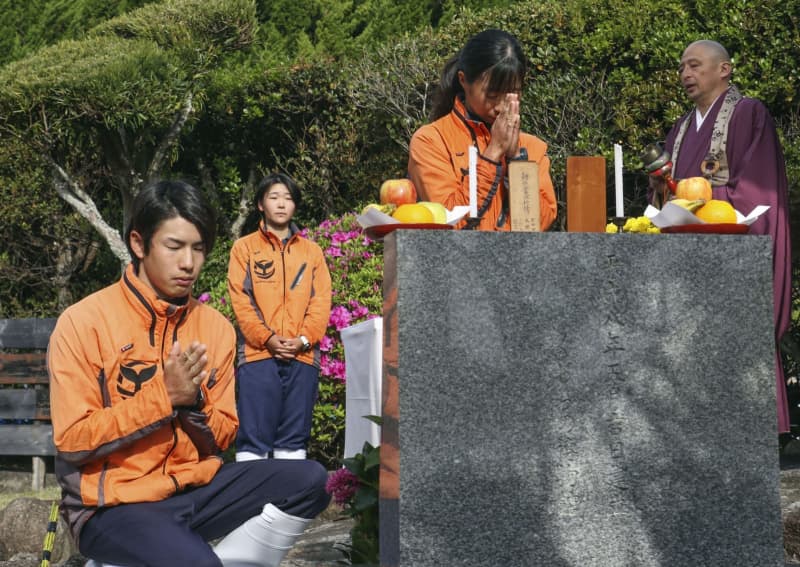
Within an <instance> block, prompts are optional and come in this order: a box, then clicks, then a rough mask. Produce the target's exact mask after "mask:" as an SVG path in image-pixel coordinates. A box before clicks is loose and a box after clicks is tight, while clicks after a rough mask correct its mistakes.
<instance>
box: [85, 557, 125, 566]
mask: <svg viewBox="0 0 800 567" xmlns="http://www.w3.org/2000/svg"><path fill="white" fill-rule="evenodd" d="M84 567H119V566H118V565H112V564H111V563H100V562H99V561H95V560H94V559H90V560H89V561H87V562H86V565H84Z"/></svg>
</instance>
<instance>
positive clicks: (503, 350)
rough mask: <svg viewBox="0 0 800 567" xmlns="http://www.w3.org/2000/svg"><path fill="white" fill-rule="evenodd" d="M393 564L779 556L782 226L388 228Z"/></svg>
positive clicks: (712, 560) (761, 565) (765, 563)
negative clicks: (762, 230) (768, 231)
mask: <svg viewBox="0 0 800 567" xmlns="http://www.w3.org/2000/svg"><path fill="white" fill-rule="evenodd" d="M384 300H385V303H384V384H383V390H384V425H383V431H382V445H381V458H382V463H381V467H382V468H381V533H380V535H381V565H383V566H386V567H392V566H395V565H402V566H404V567H405V566H414V567H422V566H430V567H441V566H444V565H447V566H449V567H453V566H462V565H463V566H469V567H476V566H503V567H513V566H520V567H532V566H546V567H561V566H564V567H567V566H575V567H578V566H580V567H617V566H619V567H623V566H624V567H651V566H652V567H655V566H659V567H681V566H685V567H698V566H703V567H709V566H717V565H718V566H725V567H733V566H757V567H769V566H780V567H783V565H784V562H783V549H782V531H781V517H780V503H779V486H778V482H779V465H778V434H777V417H776V410H775V374H774V367H773V364H774V362H773V361H774V358H773V356H774V350H773V349H774V342H773V325H772V287H771V261H770V242H769V239H768V237H759V236H749V235H743V236H742V235H717V234H673V235H666V234H661V235H648V234H621V235H610V234H571V233H483V232H469V231H445V230H441V231H439V230H437V231H426V230H398V231H395V232H393V233H391V234H389V235H388V236H387V237H386V239H385V282H384Z"/></svg>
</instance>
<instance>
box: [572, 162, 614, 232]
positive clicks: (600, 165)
mask: <svg viewBox="0 0 800 567" xmlns="http://www.w3.org/2000/svg"><path fill="white" fill-rule="evenodd" d="M606 222H607V219H606V160H605V158H603V157H601V156H570V157H568V158H567V231H568V232H605V230H606Z"/></svg>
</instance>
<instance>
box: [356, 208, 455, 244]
mask: <svg viewBox="0 0 800 567" xmlns="http://www.w3.org/2000/svg"><path fill="white" fill-rule="evenodd" d="M468 212H469V207H468V206H459V207H453V210H452V211H451V210H448V211H447V216H446V221H447V222H446V224H435V223H401V222H399V221H398V220H397V219H395V218H394V217H392V216H391V215H387V214H386V213H382V212H381V211H379V210H377V209H372V208H369V209H365V210H364V211H363V212H362V213H361V214H360V215H356V221H358V224H360V225H361V228H363V229H364V230H368V229H372V228H375V227H379V226H387V225H389V226H391V227H392V228H391V229H378V230H380V231H383V230H388V231H389V232H391V231H392V230H394V229H396V228H398V227H400V226H401V225H402V227H403V228H434V229H437V228H438V229H441V228H453V226H455V225H456V224H458V222H459V221H460V220H461V219H463V218H464V216H466V214H467V213H468ZM384 234H388V233H384ZM367 236H369V234H367ZM370 238H372V237H371V236H370Z"/></svg>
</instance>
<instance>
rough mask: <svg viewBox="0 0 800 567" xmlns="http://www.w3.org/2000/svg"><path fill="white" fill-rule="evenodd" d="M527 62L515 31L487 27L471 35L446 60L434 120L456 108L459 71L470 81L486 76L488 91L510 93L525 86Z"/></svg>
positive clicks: (459, 84) (438, 89)
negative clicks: (459, 48) (457, 50)
mask: <svg viewBox="0 0 800 567" xmlns="http://www.w3.org/2000/svg"><path fill="white" fill-rule="evenodd" d="M527 67H528V65H527V62H526V59H525V54H524V53H523V52H522V47H521V46H520V44H519V41H517V38H515V37H514V36H513V35H511V34H510V33H508V32H505V31H502V30H494V29H490V30H484V31H482V32H480V33H478V34H476V35H474V36H472V37H471V38H470V39H469V40H468V41H467V43H466V45H464V47H463V48H462V49H461V51H459V52H458V53H456V54H455V55H454V56H453V57H451V58H450V60H449V61H447V63H445V66H444V69H443V70H442V76H441V79H440V81H439V86H438V88H437V89H436V92H435V93H434V95H433V110H432V111H431V120H436V119H438V118H441V117H442V116H445V115H446V114H448V113H449V112H450V111H451V110H453V100H454V99H455V97H456V96H457V95H460V94H463V92H464V89H463V88H462V87H461V83H460V82H459V80H458V72H459V71H463V72H464V78H465V79H466V81H467V83H473V82H475V81H476V80H478V79H483V77H484V76H485V77H486V79H487V80H488V84H487V89H488V91H489V92H496V93H508V92H513V91H516V90H520V89H522V85H523V83H524V82H525V73H526V71H527Z"/></svg>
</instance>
